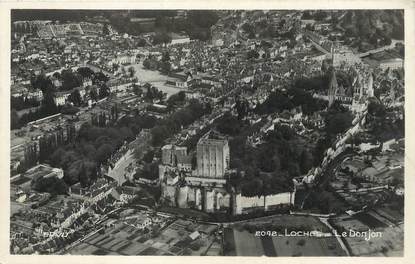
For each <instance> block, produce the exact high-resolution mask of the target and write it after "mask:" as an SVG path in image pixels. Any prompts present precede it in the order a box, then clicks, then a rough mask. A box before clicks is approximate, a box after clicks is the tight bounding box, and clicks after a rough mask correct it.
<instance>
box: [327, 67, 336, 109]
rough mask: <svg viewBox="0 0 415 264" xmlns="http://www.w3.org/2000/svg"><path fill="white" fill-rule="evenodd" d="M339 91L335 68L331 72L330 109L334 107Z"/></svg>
mask: <svg viewBox="0 0 415 264" xmlns="http://www.w3.org/2000/svg"><path fill="white" fill-rule="evenodd" d="M337 90H338V84H337V78H336V71H335V70H334V68H333V69H332V72H331V78H330V83H329V90H328V94H327V95H328V99H329V107H330V106H332V105H333V103H334V101H335V100H336V93H337Z"/></svg>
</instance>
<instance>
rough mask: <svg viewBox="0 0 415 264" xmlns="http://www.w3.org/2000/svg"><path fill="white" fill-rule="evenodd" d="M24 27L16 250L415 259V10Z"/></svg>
mask: <svg viewBox="0 0 415 264" xmlns="http://www.w3.org/2000/svg"><path fill="white" fill-rule="evenodd" d="M10 27H11V50H10V64H11V66H10V67H11V76H10V86H11V90H10V121H11V124H10V125H11V130H10V138H11V142H10V147H11V149H10V203H11V204H10V248H9V250H10V254H19V255H22V254H24V255H31V254H39V255H128V256H136V255H159V256H160V255H163V256H269V257H273V256H274V257H275V256H388V257H389V256H403V248H404V194H405V188H404V168H405V165H404V153H405V126H404V120H405V116H404V112H405V111H404V103H405V88H404V87H405V81H404V80H405V78H404V56H405V54H404V50H405V41H404V12H403V10H379V9H377V10H64V9H61V10H52V9H50V10H42V9H37V10H28V9H18V10H17V9H15V10H12V12H11V24H10Z"/></svg>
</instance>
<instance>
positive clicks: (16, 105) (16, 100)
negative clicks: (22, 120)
mask: <svg viewBox="0 0 415 264" xmlns="http://www.w3.org/2000/svg"><path fill="white" fill-rule="evenodd" d="M39 105H40V103H39V101H38V100H37V99H35V98H27V97H23V96H20V97H13V96H12V97H11V101H10V107H11V108H12V109H15V110H17V111H19V110H23V109H27V108H31V107H37V106H39Z"/></svg>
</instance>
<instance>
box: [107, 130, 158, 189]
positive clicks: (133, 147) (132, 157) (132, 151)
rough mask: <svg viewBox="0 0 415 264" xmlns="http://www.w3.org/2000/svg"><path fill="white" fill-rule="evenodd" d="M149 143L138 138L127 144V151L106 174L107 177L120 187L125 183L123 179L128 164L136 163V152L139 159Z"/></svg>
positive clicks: (144, 139) (125, 179) (142, 138)
mask: <svg viewBox="0 0 415 264" xmlns="http://www.w3.org/2000/svg"><path fill="white" fill-rule="evenodd" d="M149 145H150V142H148V140H147V139H146V138H144V137H138V138H137V139H135V140H134V141H132V142H130V143H129V150H128V151H127V152H126V153H125V154H124V155H123V156H122V157H121V158H120V159H119V161H118V162H116V165H115V166H114V168H113V169H112V170H111V171H110V172H109V173H108V176H109V177H111V178H113V179H114V180H116V181H117V182H118V184H119V185H122V184H123V183H124V182H126V181H127V178H126V177H125V174H126V169H127V167H128V166H129V165H130V164H133V166H134V163H135V162H136V160H137V159H136V158H137V154H136V151H138V152H139V153H138V157H139V158H141V157H142V156H143V155H144V152H145V150H146V149H147V148H148V147H149Z"/></svg>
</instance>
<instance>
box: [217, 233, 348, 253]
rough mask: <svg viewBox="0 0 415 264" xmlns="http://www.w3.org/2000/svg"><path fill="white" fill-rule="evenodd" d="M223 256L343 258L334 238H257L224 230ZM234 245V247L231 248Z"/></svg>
mask: <svg viewBox="0 0 415 264" xmlns="http://www.w3.org/2000/svg"><path fill="white" fill-rule="evenodd" d="M226 233H227V234H226V235H225V240H226V243H228V244H227V245H228V246H227V248H226V249H227V252H225V255H228V256H229V255H236V256H269V257H275V256H344V255H345V253H344V251H343V250H342V249H341V247H340V245H339V244H338V242H337V240H336V238H335V237H324V238H323V237H321V238H319V237H288V236H287V237H286V236H274V237H271V236H263V237H259V236H258V237H257V236H255V234H254V233H249V232H248V231H246V230H243V231H238V230H236V229H228V230H226ZM233 245H234V247H233Z"/></svg>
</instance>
